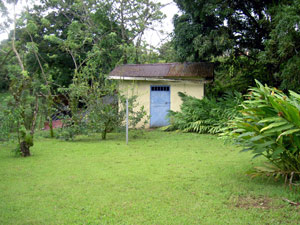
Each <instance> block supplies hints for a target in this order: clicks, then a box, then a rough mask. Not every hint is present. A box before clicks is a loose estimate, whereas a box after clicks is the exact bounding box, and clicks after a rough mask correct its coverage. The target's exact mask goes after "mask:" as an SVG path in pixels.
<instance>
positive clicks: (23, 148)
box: [20, 141, 30, 157]
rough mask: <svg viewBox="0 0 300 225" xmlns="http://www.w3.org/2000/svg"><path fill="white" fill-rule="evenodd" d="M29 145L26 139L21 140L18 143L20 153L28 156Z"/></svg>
mask: <svg viewBox="0 0 300 225" xmlns="http://www.w3.org/2000/svg"><path fill="white" fill-rule="evenodd" d="M29 148H30V145H29V144H28V143H27V142H26V141H22V142H21V143H20V150H21V155H22V156H23V157H27V156H30V149H29Z"/></svg>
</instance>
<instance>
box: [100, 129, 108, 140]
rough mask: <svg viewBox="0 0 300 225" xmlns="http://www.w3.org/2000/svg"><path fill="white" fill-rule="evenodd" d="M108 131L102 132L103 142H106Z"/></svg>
mask: <svg viewBox="0 0 300 225" xmlns="http://www.w3.org/2000/svg"><path fill="white" fill-rule="evenodd" d="M106 133H107V131H106V129H104V130H103V131H102V132H101V137H102V140H106Z"/></svg>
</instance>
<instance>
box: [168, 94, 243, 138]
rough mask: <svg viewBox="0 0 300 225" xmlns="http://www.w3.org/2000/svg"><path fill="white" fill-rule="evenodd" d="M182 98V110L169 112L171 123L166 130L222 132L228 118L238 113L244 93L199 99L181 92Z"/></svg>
mask: <svg viewBox="0 0 300 225" xmlns="http://www.w3.org/2000/svg"><path fill="white" fill-rule="evenodd" d="M178 95H179V96H180V98H181V100H182V104H181V106H180V112H174V111H170V112H169V118H170V123H171V125H170V126H168V127H166V128H165V130H182V131H184V132H196V133H209V134H216V133H220V132H221V131H222V129H223V128H224V127H226V125H227V122H228V120H230V119H233V118H234V117H235V116H236V115H237V114H238V109H239V104H240V103H241V100H242V95H241V94H240V93H238V92H231V93H226V94H225V95H224V97H222V98H218V99H216V98H207V97H204V98H203V99H197V98H195V97H191V96H188V95H186V94H184V93H181V92H179V93H178Z"/></svg>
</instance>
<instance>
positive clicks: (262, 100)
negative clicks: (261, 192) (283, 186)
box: [225, 81, 300, 185]
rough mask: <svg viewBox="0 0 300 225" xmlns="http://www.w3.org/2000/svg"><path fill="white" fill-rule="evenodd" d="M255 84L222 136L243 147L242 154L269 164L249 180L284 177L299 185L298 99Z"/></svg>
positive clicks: (299, 99) (299, 106) (296, 96)
mask: <svg viewBox="0 0 300 225" xmlns="http://www.w3.org/2000/svg"><path fill="white" fill-rule="evenodd" d="M256 84H257V87H253V88H251V89H250V92H249V94H248V95H246V98H247V100H245V101H244V102H243V103H242V107H243V108H242V110H241V114H240V116H238V117H236V118H235V119H233V120H232V121H231V122H230V125H229V127H228V131H227V132H225V134H226V135H229V136H231V137H232V138H234V140H235V142H236V143H237V144H238V145H241V146H243V148H244V150H243V151H251V152H252V153H253V154H254V157H257V156H264V157H265V158H267V159H268V161H269V162H270V163H268V164H267V165H266V166H262V167H257V168H255V172H254V173H252V175H253V176H258V175H268V176H274V177H275V178H279V177H284V178H285V181H286V182H288V183H289V184H290V185H296V183H297V182H299V181H300V95H299V94H297V93H295V92H293V91H289V95H286V94H284V93H283V92H282V91H280V90H277V89H276V88H270V87H268V86H267V85H265V86H264V85H262V84H261V83H259V82H258V81H256Z"/></svg>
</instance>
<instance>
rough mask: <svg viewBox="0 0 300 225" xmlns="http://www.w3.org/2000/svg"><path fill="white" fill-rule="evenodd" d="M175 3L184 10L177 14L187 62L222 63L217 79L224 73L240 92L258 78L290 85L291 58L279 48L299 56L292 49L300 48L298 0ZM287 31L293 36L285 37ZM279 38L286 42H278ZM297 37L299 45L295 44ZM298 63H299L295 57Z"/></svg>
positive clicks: (177, 38)
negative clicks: (299, 37)
mask: <svg viewBox="0 0 300 225" xmlns="http://www.w3.org/2000/svg"><path fill="white" fill-rule="evenodd" d="M175 2H176V3H177V5H178V7H179V8H180V10H181V11H182V15H180V16H179V15H176V16H175V17H174V25H175V30H174V43H175V48H176V51H177V53H178V56H179V57H180V59H181V60H182V61H186V60H191V61H206V60H209V61H215V62H218V63H219V64H220V65H221V66H219V67H218V69H217V71H216V72H217V73H216V74H217V81H218V74H219V78H221V77H222V76H223V78H225V77H226V78H225V79H224V80H223V81H227V82H225V85H226V83H227V84H228V83H230V84H228V87H232V86H235V87H237V89H239V90H240V91H245V90H246V89H247V86H248V85H253V84H254V78H257V79H259V80H261V81H262V82H266V83H269V84H271V85H275V86H280V85H282V87H284V88H286V87H287V86H286V85H284V83H286V82H285V81H286V78H288V77H291V74H288V73H287V71H286V70H287V69H286V68H288V67H286V66H288V62H287V61H285V60H287V57H285V58H284V57H283V55H282V54H280V53H278V51H279V52H281V53H283V52H285V53H287V52H289V53H290V54H289V57H291V55H297V53H296V51H292V52H291V51H290V50H291V49H290V48H294V46H295V47H296V45H295V42H296V41H297V37H296V36H298V35H299V32H298V28H297V27H298V24H299V23H298V21H299V20H298V17H297V10H299V1H298V0H294V1H292V0H281V1H272V0H251V1H242V0H175ZM284 21H285V22H284ZM284 24H285V25H284ZM288 29H289V30H288ZM280 30H281V31H280ZM291 30H292V32H290V31H291ZM284 32H285V33H288V35H287V36H285V35H282V34H284ZM278 38H279V39H278ZM274 39H275V40H274ZM269 40H273V41H272V42H270V41H269ZM279 41H280V45H276V44H277V43H278V44H279ZM291 41H292V43H294V44H289V43H290V42H291ZM272 43H273V47H271V45H272ZM274 43H276V44H275V45H276V47H279V48H278V49H277V50H278V51H277V54H276V51H275V54H274V55H272V53H271V52H272V50H271V49H272V48H273V49H274ZM288 46H289V47H288ZM268 49H270V50H268ZM273 53H274V52H273ZM270 57H271V59H270ZM278 57H279V58H281V60H278ZM276 58H277V60H275V62H274V59H276ZM270 60H272V61H270ZM293 62H294V63H297V62H298V61H297V60H296V59H293ZM218 63H217V64H218ZM294 65H295V64H294ZM224 73H227V75H226V76H225V75H224ZM224 76H225V77H224ZM286 76H287V77H286ZM223 78H222V79H223ZM229 80H230V81H229ZM287 80H289V79H287ZM235 81H236V82H237V83H240V84H241V85H242V84H245V83H246V86H245V85H242V86H239V85H238V86H236V84H237V83H236V82H235ZM222 83H224V82H222ZM289 88H291V87H289ZM292 88H295V87H292Z"/></svg>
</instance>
